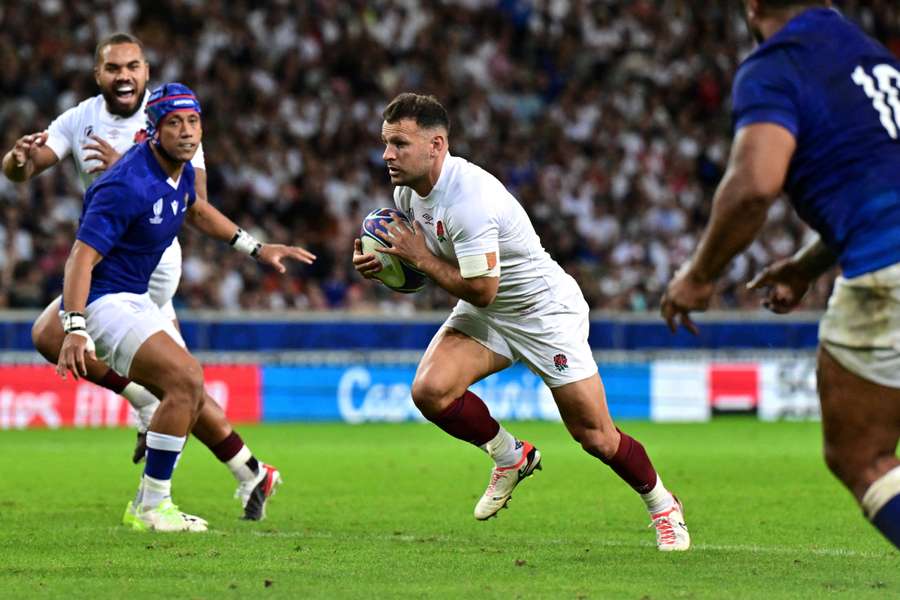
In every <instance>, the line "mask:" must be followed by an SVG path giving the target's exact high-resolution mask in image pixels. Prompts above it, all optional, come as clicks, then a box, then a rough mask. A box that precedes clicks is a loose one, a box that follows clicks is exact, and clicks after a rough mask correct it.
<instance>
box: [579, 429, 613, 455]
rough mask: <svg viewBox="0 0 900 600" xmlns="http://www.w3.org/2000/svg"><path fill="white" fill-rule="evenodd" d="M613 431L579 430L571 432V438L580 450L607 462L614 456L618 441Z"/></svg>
mask: <svg viewBox="0 0 900 600" xmlns="http://www.w3.org/2000/svg"><path fill="white" fill-rule="evenodd" d="M614 433H615V432H614V431H604V430H603V429H600V428H597V429H593V428H587V427H585V428H581V429H576V430H573V431H572V437H573V438H575V441H576V442H578V443H579V444H581V448H582V449H583V450H584V451H585V452H587V453H588V454H590V455H591V456H594V457H596V458H599V459H600V460H609V459H611V458H612V457H613V456H615V455H616V450H618V445H619V440H618V438H617V436H615V435H613V434H614Z"/></svg>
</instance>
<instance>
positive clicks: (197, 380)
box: [167, 360, 203, 413]
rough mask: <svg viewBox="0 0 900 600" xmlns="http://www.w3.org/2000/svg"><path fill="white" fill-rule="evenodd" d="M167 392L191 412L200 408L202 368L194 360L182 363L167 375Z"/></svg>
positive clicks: (168, 397) (201, 401)
mask: <svg viewBox="0 0 900 600" xmlns="http://www.w3.org/2000/svg"><path fill="white" fill-rule="evenodd" d="M168 387H169V392H170V393H169V394H167V400H168V399H172V400H175V401H177V402H179V403H181V404H183V405H184V407H185V408H186V409H188V410H190V411H191V412H192V413H196V412H198V411H199V410H200V407H201V406H202V403H203V369H202V367H201V366H200V364H199V363H198V362H197V361H196V360H191V361H190V362H189V363H187V364H185V365H182V366H181V368H179V369H178V370H176V371H175V372H174V373H172V374H171V376H170V377H169V385H168Z"/></svg>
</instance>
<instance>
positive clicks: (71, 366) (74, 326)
mask: <svg viewBox="0 0 900 600" xmlns="http://www.w3.org/2000/svg"><path fill="white" fill-rule="evenodd" d="M101 260H103V255H101V254H100V253H99V252H97V250H95V249H94V248H92V247H91V246H89V245H87V244H85V243H84V242H82V241H81V240H75V244H74V245H73V246H72V252H71V253H69V258H68V260H66V269H65V279H64V281H63V305H64V306H65V308H66V313H65V317H64V321H68V322H64V323H63V328H64V329H65V330H66V337H65V339H64V340H63V345H62V349H61V350H60V352H59V362H58V363H57V365H56V373H57V374H58V375H59V376H60V377H62V378H63V379H65V378H66V373H67V372H68V371H72V376H73V377H75V379H79V378H80V377H84V376H86V375H87V367H86V366H85V364H84V355H85V353H87V354H88V355H89V356H90V357H91V358H92V359H94V360H96V358H97V356H96V354H95V353H94V342H93V340H91V337H90V336H89V335H88V334H87V331H86V329H85V320H84V311H85V307H86V306H87V298H88V291H89V290H90V288H91V272H92V271H93V270H94V267H95V266H96V265H97V263H99V262H100V261H101Z"/></svg>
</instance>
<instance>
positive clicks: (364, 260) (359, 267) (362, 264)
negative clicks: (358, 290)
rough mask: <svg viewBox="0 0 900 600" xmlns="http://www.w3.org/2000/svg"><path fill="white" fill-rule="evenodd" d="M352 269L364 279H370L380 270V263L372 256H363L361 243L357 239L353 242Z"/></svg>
mask: <svg viewBox="0 0 900 600" xmlns="http://www.w3.org/2000/svg"><path fill="white" fill-rule="evenodd" d="M353 268H354V269H356V271H357V272H358V273H359V274H360V275H362V276H363V277H365V278H366V279H372V278H373V277H375V273H377V272H378V271H380V270H381V268H382V265H381V261H380V260H378V257H377V256H375V255H374V254H371V253H369V254H363V251H362V241H360V240H359V238H357V239H355V240H353Z"/></svg>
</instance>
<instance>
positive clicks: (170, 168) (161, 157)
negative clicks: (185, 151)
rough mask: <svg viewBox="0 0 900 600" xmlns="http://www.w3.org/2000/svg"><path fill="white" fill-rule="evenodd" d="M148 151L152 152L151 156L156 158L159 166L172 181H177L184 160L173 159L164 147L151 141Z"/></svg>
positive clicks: (182, 168)
mask: <svg viewBox="0 0 900 600" xmlns="http://www.w3.org/2000/svg"><path fill="white" fill-rule="evenodd" d="M150 151H151V152H153V156H154V158H156V162H158V163H159V166H160V167H162V170H163V172H165V174H166V175H168V176H169V177H170V178H171V179H172V181H178V178H179V177H181V171H182V170H184V162H183V161H180V160H175V159H174V158H172V157H171V156H169V153H168V152H166V151H165V149H163V148H162V147H160V146H159V145H157V144H154V143H152V142H151V143H150Z"/></svg>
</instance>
